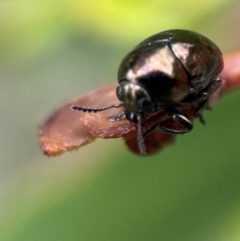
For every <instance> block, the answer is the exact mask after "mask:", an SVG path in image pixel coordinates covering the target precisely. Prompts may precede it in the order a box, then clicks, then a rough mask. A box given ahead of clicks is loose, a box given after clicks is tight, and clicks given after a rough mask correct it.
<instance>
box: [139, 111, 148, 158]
mask: <svg viewBox="0 0 240 241" xmlns="http://www.w3.org/2000/svg"><path fill="white" fill-rule="evenodd" d="M137 128H138V134H137V140H138V147H139V151H140V154H141V155H142V156H146V154H147V152H146V146H145V143H144V138H143V133H142V120H141V116H140V115H138V116H137Z"/></svg>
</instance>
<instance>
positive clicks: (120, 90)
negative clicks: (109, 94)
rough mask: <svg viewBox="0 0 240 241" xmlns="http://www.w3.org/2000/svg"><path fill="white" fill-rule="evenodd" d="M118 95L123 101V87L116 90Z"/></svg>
mask: <svg viewBox="0 0 240 241" xmlns="http://www.w3.org/2000/svg"><path fill="white" fill-rule="evenodd" d="M116 94H117V97H118V99H119V100H120V101H122V100H123V91H122V88H121V86H118V87H117V89H116Z"/></svg>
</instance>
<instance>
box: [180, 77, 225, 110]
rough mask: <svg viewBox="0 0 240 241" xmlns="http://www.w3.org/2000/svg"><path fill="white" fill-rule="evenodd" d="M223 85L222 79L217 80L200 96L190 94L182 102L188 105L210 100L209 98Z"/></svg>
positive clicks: (199, 94) (201, 92)
mask: <svg viewBox="0 0 240 241" xmlns="http://www.w3.org/2000/svg"><path fill="white" fill-rule="evenodd" d="M221 84H222V80H221V79H220V78H217V79H215V80H213V81H212V82H210V84H209V85H208V86H207V87H206V88H205V89H203V90H202V91H200V92H199V93H198V94H190V95H189V96H187V97H186V98H185V99H184V100H182V101H181V102H182V103H186V104H193V103H197V102H202V101H205V100H208V98H209V96H210V95H211V94H213V93H214V92H215V91H216V90H217V89H218V88H219V87H220V85H221ZM207 108H208V107H207ZM205 109H206V108H205Z"/></svg>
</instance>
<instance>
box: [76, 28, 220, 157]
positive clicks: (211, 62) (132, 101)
mask: <svg viewBox="0 0 240 241" xmlns="http://www.w3.org/2000/svg"><path fill="white" fill-rule="evenodd" d="M222 69H223V58H222V53H221V51H220V49H219V48H218V47H217V46H216V44H214V43H213V42H212V41H211V40H209V39H208V38H207V37H204V36H202V35H201V34H198V33H195V32H192V31H188V30H169V31H164V32H160V33H158V34H155V35H153V36H151V37H149V38H147V39H146V40H144V41H142V42H141V43H140V44H139V45H137V46H136V47H135V48H134V49H133V50H132V51H131V52H130V53H129V54H127V55H126V57H125V58H124V59H123V61H122V63H121V64H120V67H119V71H118V82H119V85H118V87H117V89H116V94H117V97H118V99H119V100H120V103H119V104H116V105H111V106H107V107H103V108H87V107H81V106H73V107H72V108H73V109H74V110H79V111H87V112H98V111H103V110H106V109H110V108H118V107H122V112H121V113H120V114H119V115H116V116H111V117H110V120H111V121H117V120H119V119H121V118H126V119H128V120H129V121H130V122H134V123H136V124H137V126H138V143H139V148H140V152H141V153H142V154H143V155H144V154H146V151H145V146H144V142H143V139H144V137H145V133H142V130H141V125H142V121H143V120H144V119H146V118H148V117H149V116H151V115H152V114H154V113H155V112H157V111H160V110H164V111H165V112H166V113H167V114H168V115H169V116H170V117H171V118H172V119H173V120H174V121H176V122H177V123H178V124H179V125H181V126H182V127H184V129H181V130H179V129H174V128H172V127H166V126H163V125H161V123H159V124H158V125H156V126H154V128H151V130H153V129H159V130H160V131H163V132H165V133H169V134H179V133H186V132H189V131H191V129H192V128H193V125H192V122H191V121H190V120H189V119H188V118H187V117H186V116H184V114H182V113H181V112H180V111H179V110H178V109H177V108H176V106H177V105H179V104H186V105H187V104H195V105H196V112H197V113H198V114H199V117H200V121H201V122H202V123H204V119H203V117H202V114H201V113H202V111H203V110H204V109H206V108H207V107H208V100H209V96H210V95H211V94H212V93H213V92H214V91H215V90H217V88H218V87H219V86H220V85H221V82H222V81H221V79H220V78H218V75H219V74H220V72H221V71H222Z"/></svg>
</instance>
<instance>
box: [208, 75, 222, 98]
mask: <svg viewBox="0 0 240 241" xmlns="http://www.w3.org/2000/svg"><path fill="white" fill-rule="evenodd" d="M221 84H222V79H220V78H217V79H215V80H213V81H212V82H211V83H210V84H209V85H208V87H207V90H206V91H207V93H208V95H211V94H213V93H214V92H215V91H216V90H217V89H218V88H219V87H220V85H221Z"/></svg>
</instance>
